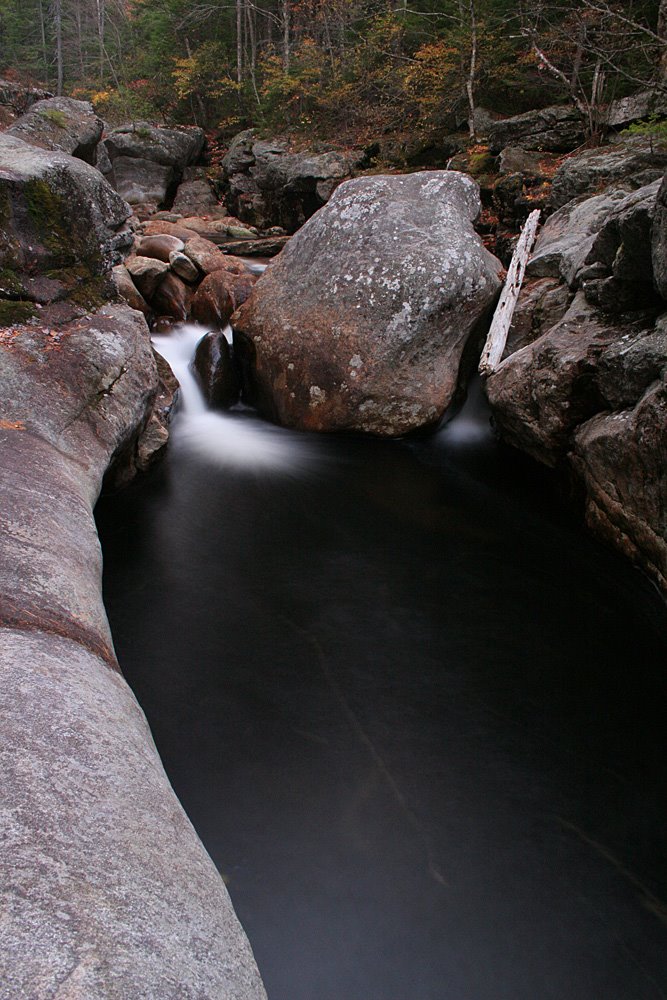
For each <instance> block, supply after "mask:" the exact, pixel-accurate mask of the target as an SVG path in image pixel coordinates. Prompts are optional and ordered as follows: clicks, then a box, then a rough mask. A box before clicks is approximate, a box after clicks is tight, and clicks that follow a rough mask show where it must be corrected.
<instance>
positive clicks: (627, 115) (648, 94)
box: [604, 90, 667, 129]
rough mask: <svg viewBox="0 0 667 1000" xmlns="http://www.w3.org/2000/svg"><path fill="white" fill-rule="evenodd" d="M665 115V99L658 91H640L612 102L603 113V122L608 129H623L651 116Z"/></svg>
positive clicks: (666, 110) (666, 99)
mask: <svg viewBox="0 0 667 1000" xmlns="http://www.w3.org/2000/svg"><path fill="white" fill-rule="evenodd" d="M666 114H667V97H665V95H664V94H663V93H661V92H660V91H659V90H640V91H637V93H634V94H630V95H629V96H628V97H619V98H618V100H616V101H612V102H611V104H609V105H608V107H607V108H606V110H605V112H604V122H605V124H606V125H607V126H608V127H609V128H613V129H624V128H627V127H628V126H629V125H634V124H635V123H636V122H641V121H644V120H645V119H647V118H649V117H650V116H651V115H666Z"/></svg>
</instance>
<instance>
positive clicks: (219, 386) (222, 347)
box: [193, 331, 241, 410]
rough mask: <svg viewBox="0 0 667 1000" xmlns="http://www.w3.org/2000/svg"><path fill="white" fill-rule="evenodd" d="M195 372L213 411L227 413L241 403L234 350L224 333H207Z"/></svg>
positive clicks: (196, 353) (201, 345)
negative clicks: (226, 411) (233, 356)
mask: <svg viewBox="0 0 667 1000" xmlns="http://www.w3.org/2000/svg"><path fill="white" fill-rule="evenodd" d="M193 368H194V372H195V375H196V377H197V381H198V382H199V385H200V387H201V390H202V392H203V394H204V398H205V399H206V402H207V403H208V405H209V406H210V407H212V408H213V409H216V410H227V409H229V407H230V406H233V405H234V404H235V403H238V401H239V398H240V396H241V380H240V377H239V373H238V371H237V369H236V366H235V365H234V362H233V358H232V350H231V347H230V345H229V344H228V343H227V339H226V337H225V336H224V334H223V333H222V332H220V331H218V332H216V331H212V332H211V333H207V334H206V336H205V337H202V339H201V340H200V341H199V343H198V344H197V350H196V352H195V357H194V363H193Z"/></svg>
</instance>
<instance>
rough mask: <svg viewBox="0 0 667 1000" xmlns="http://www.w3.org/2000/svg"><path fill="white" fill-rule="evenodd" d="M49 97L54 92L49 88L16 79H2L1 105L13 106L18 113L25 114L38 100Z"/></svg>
mask: <svg viewBox="0 0 667 1000" xmlns="http://www.w3.org/2000/svg"><path fill="white" fill-rule="evenodd" d="M49 97H53V94H52V93H51V92H50V91H48V90H41V89H40V88H39V87H30V86H28V85H27V84H23V83H17V82H16V80H5V79H0V106H2V107H7V108H11V110H12V111H13V112H14V113H15V114H17V115H22V114H25V112H26V111H27V110H28V108H29V107H31V106H32V105H33V104H35V103H36V102H37V101H45V100H46V99H47V98H49Z"/></svg>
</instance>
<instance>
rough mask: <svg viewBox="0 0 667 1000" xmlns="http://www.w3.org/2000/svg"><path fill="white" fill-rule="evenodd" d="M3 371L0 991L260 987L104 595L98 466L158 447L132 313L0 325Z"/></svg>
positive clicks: (91, 997)
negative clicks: (116, 642) (117, 646)
mask: <svg viewBox="0 0 667 1000" xmlns="http://www.w3.org/2000/svg"><path fill="white" fill-rule="evenodd" d="M0 383H1V384H2V386H3V393H2V399H0V660H1V661H2V685H1V690H0V711H1V712H2V719H3V724H2V728H1V730H0V755H1V757H2V768H1V769H0V836H1V838H2V843H3V845H4V850H3V852H2V856H1V857H0V905H1V907H2V914H3V918H2V921H0V983H2V986H0V993H1V994H2V996H3V997H11V998H12V1000H35V998H38V997H40V998H41V997H54V998H55V997H63V998H64V997H72V998H74V997H77V998H79V997H80V998H84V997H85V998H86V1000H109V998H111V997H118V998H121V997H122V998H126V997H127V998H129V997H177V996H178V997H179V998H180V997H183V998H191V1000H194V998H197V1000H265V993H264V990H263V987H262V985H261V981H260V979H259V974H258V972H257V969H256V966H255V964H254V961H253V958H252V953H251V951H250V948H249V945H248V942H247V940H246V938H245V936H244V934H243V931H242V930H241V928H240V926H239V924H238V922H237V920H236V918H235V916H234V913H233V910H232V907H231V903H230V901H229V897H228V895H227V892H226V890H225V887H224V885H223V883H222V880H221V878H220V876H219V874H218V872H217V871H216V868H215V866H214V864H213V862H212V861H211V860H210V858H208V856H207V855H206V853H205V851H204V848H203V847H202V845H201V843H200V842H199V840H198V839H197V837H196V834H195V833H194V830H193V829H192V827H191V825H190V823H189V821H188V819H187V817H186V816H185V814H184V812H183V810H182V808H181V806H180V805H179V803H178V801H177V799H176V797H175V795H174V793H173V791H172V790H171V788H170V787H169V783H168V781H167V778H166V776H165V774H164V771H163V769H162V766H161V764H160V760H159V758H158V755H157V752H156V750H155V747H154V745H153V742H152V740H151V736H150V733H149V730H148V727H147V725H146V721H145V719H144V717H143V714H142V712H141V710H140V708H139V706H138V705H137V703H136V701H135V699H134V697H133V695H132V693H131V692H130V690H129V688H128V687H127V685H126V684H125V683H124V681H123V679H122V677H121V676H120V673H119V670H118V664H117V662H116V658H115V655H114V650H113V644H112V640H111V635H110V632H109V626H108V622H107V619H106V615H105V611H104V606H103V603H102V595H101V586H100V583H101V563H102V558H101V552H100V546H99V540H98V538H97V533H96V531H95V522H94V518H93V505H94V503H95V500H96V498H97V495H98V493H99V490H100V486H101V482H102V477H103V475H104V473H105V470H106V469H107V466H108V465H109V463H110V462H112V461H113V460H114V459H116V461H117V462H118V461H120V462H121V463H122V465H123V467H125V468H127V465H128V464H130V465H135V466H136V465H137V464H139V463H141V462H142V461H147V460H148V454H147V450H146V439H147V438H148V441H149V442H150V446H149V448H153V449H155V447H159V446H160V435H159V434H158V433H157V432H156V427H155V425H154V424H153V422H152V418H153V416H155V415H156V414H155V406H156V404H157V403H158V394H159V391H160V386H159V376H158V371H157V369H156V363H155V359H154V356H153V353H152V350H151V346H150V339H149V334H148V328H147V326H146V323H145V321H144V319H143V317H142V316H141V314H140V313H138V312H136V311H134V310H132V309H130V308H129V307H127V306H112V307H105V308H103V309H102V310H100V311H98V312H96V313H95V314H93V315H91V316H90V317H88V318H87V319H86V320H78V321H77V322H75V323H71V324H65V325H61V326H51V325H47V324H40V323H37V322H32V323H30V324H27V325H24V326H14V327H11V328H7V329H4V330H1V331H0ZM160 405H162V404H160Z"/></svg>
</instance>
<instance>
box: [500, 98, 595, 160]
mask: <svg viewBox="0 0 667 1000" xmlns="http://www.w3.org/2000/svg"><path fill="white" fill-rule="evenodd" d="M488 137H489V148H490V149H491V152H492V153H499V152H500V151H501V150H502V149H504V148H505V147H506V146H521V147H522V148H523V149H530V150H540V151H543V152H550V153H569V152H570V151H571V150H573V149H576V147H577V146H579V145H580V144H581V143H582V142H583V141H584V137H585V133H584V122H583V118H582V116H581V114H580V112H579V111H577V109H576V108H573V107H569V106H562V105H557V106H555V107H551V108H541V109H540V110H539V111H526V112H525V113H524V114H522V115H515V116H514V117H513V118H503V119H501V120H500V121H497V122H494V123H493V124H492V125H491V127H490V128H489V130H488Z"/></svg>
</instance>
